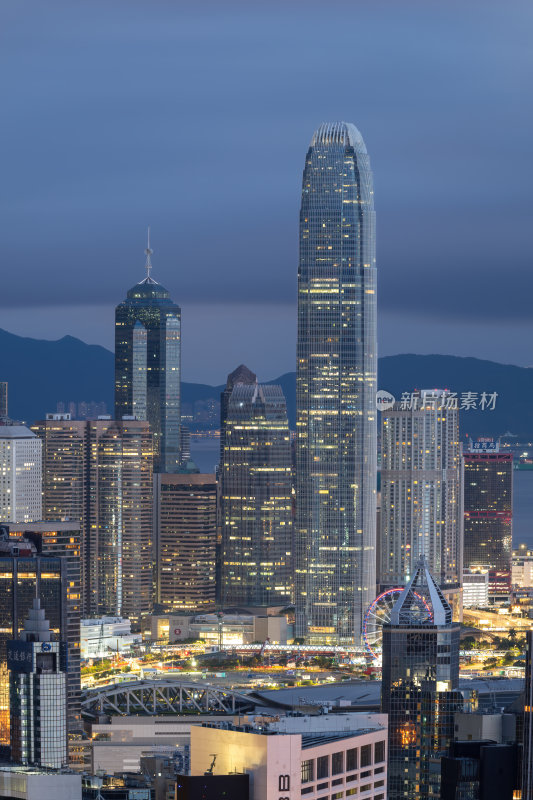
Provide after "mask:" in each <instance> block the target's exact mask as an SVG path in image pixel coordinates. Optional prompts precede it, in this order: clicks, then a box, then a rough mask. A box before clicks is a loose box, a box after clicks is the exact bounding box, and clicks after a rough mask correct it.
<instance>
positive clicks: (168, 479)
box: [154, 473, 217, 611]
mask: <svg viewBox="0 0 533 800" xmlns="http://www.w3.org/2000/svg"><path fill="white" fill-rule="evenodd" d="M154 520H155V521H154V537H155V553H156V602H157V603H159V604H160V605H162V606H163V607H164V608H165V610H168V611H176V610H183V611H186V610H187V611H194V610H198V609H202V608H205V609H207V608H210V607H214V605H215V591H216V585H215V562H216V544H217V482H216V478H215V476H214V475H201V474H199V473H183V474H181V475H154Z"/></svg>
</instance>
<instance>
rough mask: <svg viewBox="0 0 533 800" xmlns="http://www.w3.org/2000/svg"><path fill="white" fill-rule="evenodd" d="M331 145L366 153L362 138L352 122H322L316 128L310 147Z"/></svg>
mask: <svg viewBox="0 0 533 800" xmlns="http://www.w3.org/2000/svg"><path fill="white" fill-rule="evenodd" d="M332 144H340V145H344V146H345V147H354V148H355V149H357V150H358V151H359V152H362V153H366V146H365V143H364V140H363V137H362V136H361V134H360V132H359V131H358V130H357V128H356V127H355V125H354V124H353V123H352V122H323V123H322V125H320V127H319V128H317V130H316V131H315V133H314V134H313V138H312V139H311V147H315V146H316V145H332Z"/></svg>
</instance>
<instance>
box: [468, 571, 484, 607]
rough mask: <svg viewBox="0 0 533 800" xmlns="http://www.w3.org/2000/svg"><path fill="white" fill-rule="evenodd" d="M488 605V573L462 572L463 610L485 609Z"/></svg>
mask: <svg viewBox="0 0 533 800" xmlns="http://www.w3.org/2000/svg"><path fill="white" fill-rule="evenodd" d="M488 604H489V573H488V571H485V572H481V571H479V572H477V571H474V570H471V569H465V570H463V608H486V607H487V606H488Z"/></svg>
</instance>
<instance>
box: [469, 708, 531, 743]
mask: <svg viewBox="0 0 533 800" xmlns="http://www.w3.org/2000/svg"><path fill="white" fill-rule="evenodd" d="M454 738H455V740H456V741H458V742H461V741H464V742H472V741H473V742H477V741H489V740H490V741H493V742H495V743H496V744H508V743H510V742H515V741H516V714H503V713H500V714H496V713H495V714H492V713H483V712H481V711H480V712H477V713H469V714H466V713H463V712H459V713H457V714H456V715H455V736H454Z"/></svg>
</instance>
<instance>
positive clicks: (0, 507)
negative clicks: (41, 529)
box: [0, 425, 42, 522]
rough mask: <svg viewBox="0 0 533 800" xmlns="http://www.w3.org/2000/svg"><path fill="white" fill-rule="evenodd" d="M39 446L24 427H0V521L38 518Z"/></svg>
mask: <svg viewBox="0 0 533 800" xmlns="http://www.w3.org/2000/svg"><path fill="white" fill-rule="evenodd" d="M41 447H42V445H41V441H40V439H38V438H37V436H36V435H35V434H34V433H33V432H32V431H30V430H29V428H26V427H25V426H24V425H1V426H0V522H33V521H34V520H38V519H41V517H42V498H41V492H42V485H41V481H42V465H41Z"/></svg>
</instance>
